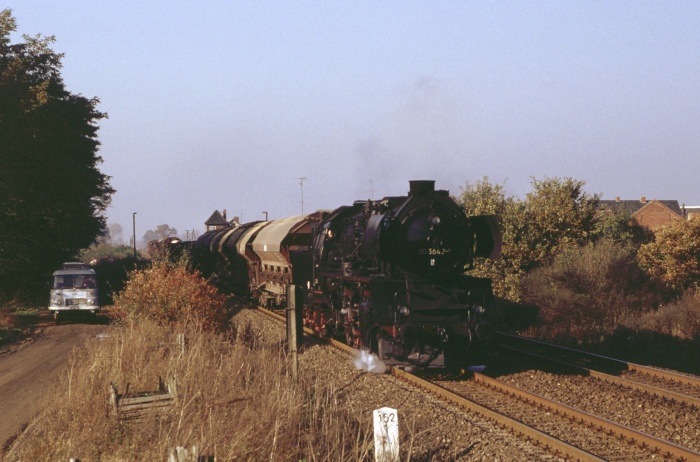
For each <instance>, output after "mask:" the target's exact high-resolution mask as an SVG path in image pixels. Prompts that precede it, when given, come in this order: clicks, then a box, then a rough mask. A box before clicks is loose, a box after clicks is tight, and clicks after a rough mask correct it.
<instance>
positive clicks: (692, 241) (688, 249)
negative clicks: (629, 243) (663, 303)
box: [637, 219, 700, 294]
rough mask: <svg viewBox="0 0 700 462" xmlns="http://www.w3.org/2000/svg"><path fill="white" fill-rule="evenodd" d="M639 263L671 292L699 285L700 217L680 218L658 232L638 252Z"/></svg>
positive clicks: (675, 292)
mask: <svg viewBox="0 0 700 462" xmlns="http://www.w3.org/2000/svg"><path fill="white" fill-rule="evenodd" d="M637 258H638V259H639V264H640V265H641V266H642V268H643V269H644V270H645V271H646V272H647V273H649V275H650V276H651V277H652V278H654V279H655V280H656V281H659V282H660V283H662V284H663V285H664V286H665V287H666V288H668V289H669V290H670V291H671V293H672V294H680V293H681V292H682V291H684V290H686V289H691V288H694V289H697V288H698V287H699V286H700V219H693V220H689V221H677V222H674V223H673V224H670V225H667V226H664V227H663V228H661V229H660V230H658V231H657V232H656V238H655V240H654V241H653V242H650V243H648V244H644V245H643V246H641V247H640V248H639V252H638V254H637Z"/></svg>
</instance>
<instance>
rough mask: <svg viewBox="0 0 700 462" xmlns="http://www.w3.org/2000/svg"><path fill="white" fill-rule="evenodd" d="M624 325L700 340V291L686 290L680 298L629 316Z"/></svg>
mask: <svg viewBox="0 0 700 462" xmlns="http://www.w3.org/2000/svg"><path fill="white" fill-rule="evenodd" d="M622 325H623V326H624V327H627V328H630V329H633V330H635V331H651V332H656V333H659V334H665V335H669V336H672V337H676V338H679V339H682V340H700V291H689V292H686V293H685V295H684V296H682V297H681V298H680V299H678V300H676V301H674V302H672V303H670V304H668V305H664V306H662V307H659V308H658V309H656V310H650V311H648V312H646V313H644V314H642V315H635V316H627V317H626V318H625V319H623V320H622Z"/></svg>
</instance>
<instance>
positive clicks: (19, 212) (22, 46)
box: [0, 9, 114, 294]
mask: <svg viewBox="0 0 700 462" xmlns="http://www.w3.org/2000/svg"><path fill="white" fill-rule="evenodd" d="M15 29H16V22H15V20H14V18H13V17H12V14H11V11H10V10H8V9H6V10H2V11H1V12H0V292H4V293H5V294H8V293H10V291H12V292H14V291H16V290H18V289H22V288H26V287H28V286H29V285H31V282H36V281H38V280H43V279H44V278H45V277H47V276H48V275H49V274H50V272H51V271H52V270H53V269H55V267H56V266H57V265H59V264H60V263H61V262H62V261H65V260H66V259H69V258H71V257H73V256H74V255H76V254H77V252H78V251H79V250H80V249H82V248H85V247H87V246H89V245H90V244H91V243H92V242H94V241H95V238H96V236H98V235H99V234H100V233H101V230H102V229H103V228H104V227H105V218H104V211H105V209H106V208H107V206H108V205H109V203H110V200H111V195H112V194H113V193H114V190H113V189H112V188H111V187H110V185H109V177H108V176H106V175H104V174H103V173H102V172H100V170H99V169H98V166H99V164H100V163H101V162H102V158H101V157H99V156H98V155H97V152H98V148H99V145H100V143H99V141H98V140H97V130H98V127H97V125H96V124H97V122H98V121H99V120H101V119H103V118H105V117H106V114H104V113H102V112H99V111H98V110H97V109H96V106H97V104H98V102H99V101H98V100H97V99H96V98H92V99H88V98H85V97H83V96H81V95H79V94H78V95H76V94H73V93H70V92H69V91H67V90H66V88H65V85H64V83H63V80H62V78H61V73H60V70H61V58H62V57H63V55H62V54H58V53H55V52H54V51H53V50H52V49H51V48H50V45H51V43H52V42H53V41H54V38H53V37H42V36H41V35H37V36H36V37H29V36H26V35H25V36H23V39H24V41H23V42H21V43H17V44H11V43H10V33H12V32H13V31H14V30H15Z"/></svg>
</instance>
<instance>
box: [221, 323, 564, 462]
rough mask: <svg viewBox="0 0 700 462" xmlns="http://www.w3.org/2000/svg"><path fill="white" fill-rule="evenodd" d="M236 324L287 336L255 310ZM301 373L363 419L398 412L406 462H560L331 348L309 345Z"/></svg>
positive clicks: (275, 339)
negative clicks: (375, 412) (325, 385)
mask: <svg viewBox="0 0 700 462" xmlns="http://www.w3.org/2000/svg"><path fill="white" fill-rule="evenodd" d="M234 325H235V326H236V328H237V330H238V332H249V333H252V334H253V335H254V336H255V338H256V340H257V341H260V342H266V343H274V344H281V343H282V342H283V341H284V338H285V329H284V326H283V325H281V324H279V323H277V322H276V321H274V320H272V319H270V318H267V317H266V316H265V315H264V314H261V313H259V312H257V311H255V310H245V309H244V310H241V311H240V312H239V313H238V314H236V316H235V318H234ZM248 326H250V327H248ZM299 370H300V373H301V374H312V375H315V376H316V377H321V378H323V380H326V381H328V382H329V383H330V384H331V385H332V386H333V387H334V388H335V389H336V390H338V399H339V400H340V402H341V403H342V405H343V406H346V408H347V409H352V410H353V411H354V413H356V414H357V415H358V419H366V421H367V422H371V421H372V411H373V410H374V409H379V408H381V407H390V408H394V409H397V411H398V415H399V432H400V434H401V435H400V438H401V441H402V442H403V443H402V444H403V446H402V448H401V454H402V460H407V459H408V458H409V457H410V460H431V461H433V460H434V461H448V460H449V461H452V460H470V461H515V460H547V461H555V460H559V459H558V458H557V457H556V456H553V455H551V454H549V453H547V452H546V451H544V450H543V449H542V448H539V447H537V446H534V445H533V444H531V443H529V442H527V441H525V440H524V439H520V438H518V437H517V436H515V435H513V434H512V433H510V432H508V431H506V430H502V429H500V428H498V427H497V426H496V425H495V424H493V423H491V422H490V421H488V420H485V419H483V418H481V417H479V416H476V415H474V414H472V413H470V412H468V411H464V410H462V409H460V408H458V407H455V406H452V405H450V404H447V403H445V402H443V401H441V400H439V399H437V398H436V397H434V396H433V395H431V394H429V393H426V392H424V391H421V390H417V389H415V388H413V387H410V386H409V385H408V384H406V383H404V382H402V381H400V380H399V379H397V378H395V377H393V376H391V375H388V374H375V373H368V372H364V371H362V370H358V369H357V368H356V367H355V365H354V364H353V358H350V357H348V356H347V355H346V354H344V353H342V352H340V351H338V350H335V349H333V348H332V347H329V346H325V345H318V344H312V343H310V342H307V343H306V344H305V346H304V347H303V348H302V351H301V353H300V356H299ZM406 444H408V445H410V446H411V448H410V451H409V448H407V447H406Z"/></svg>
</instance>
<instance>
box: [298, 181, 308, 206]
mask: <svg viewBox="0 0 700 462" xmlns="http://www.w3.org/2000/svg"><path fill="white" fill-rule="evenodd" d="M306 179H307V178H306V177H305V176H302V177H301V178H297V180H299V186H301V214H302V215H303V214H304V180H306Z"/></svg>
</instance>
